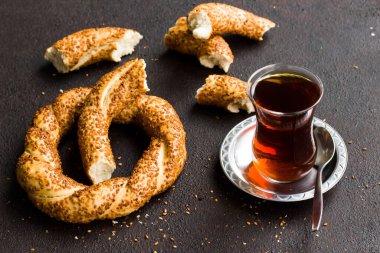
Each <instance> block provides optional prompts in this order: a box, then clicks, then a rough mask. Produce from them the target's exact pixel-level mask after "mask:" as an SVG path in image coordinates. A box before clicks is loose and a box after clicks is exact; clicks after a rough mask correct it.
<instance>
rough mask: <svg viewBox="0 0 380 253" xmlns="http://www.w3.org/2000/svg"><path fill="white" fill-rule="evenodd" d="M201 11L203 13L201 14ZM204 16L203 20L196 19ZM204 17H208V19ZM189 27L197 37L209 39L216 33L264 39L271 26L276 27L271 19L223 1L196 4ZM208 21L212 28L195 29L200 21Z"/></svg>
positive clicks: (190, 17) (191, 13)
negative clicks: (199, 32) (205, 30)
mask: <svg viewBox="0 0 380 253" xmlns="http://www.w3.org/2000/svg"><path fill="white" fill-rule="evenodd" d="M200 13H201V14H200ZM199 18H203V21H200V20H196V19H199ZM204 18H206V19H207V18H208V19H207V20H206V21H205V20H204ZM188 21H189V29H190V30H191V31H193V35H194V36H195V37H196V38H200V39H207V38H209V37H210V36H211V35H216V34H219V35H220V34H238V35H241V36H245V37H247V38H250V39H255V40H262V39H263V35H264V33H265V32H266V31H268V30H269V29H270V28H273V27H275V23H273V22H272V21H271V20H269V19H266V18H262V17H259V16H256V15H254V14H253V13H251V12H248V11H245V10H242V9H239V8H236V7H234V6H231V5H227V4H222V3H205V4H200V5H198V6H196V7H195V8H194V9H193V10H192V11H191V12H190V13H189V15H188ZM202 22H203V24H205V23H208V24H209V25H211V27H210V28H211V30H209V31H207V32H206V33H205V34H198V33H197V32H196V31H195V29H196V28H199V25H200V23H202Z"/></svg>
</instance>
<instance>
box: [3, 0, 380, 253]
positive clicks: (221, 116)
mask: <svg viewBox="0 0 380 253" xmlns="http://www.w3.org/2000/svg"><path fill="white" fill-rule="evenodd" d="M226 2H231V3H233V4H234V5H235V6H238V7H242V8H244V9H248V10H252V11H254V12H255V13H257V14H259V15H262V16H265V17H268V18H271V19H272V20H273V21H275V22H276V23H277V24H278V27H277V28H275V29H273V30H271V31H270V32H269V33H268V34H267V35H266V36H265V39H264V41H262V42H260V43H258V42H254V41H250V40H247V39H244V38H240V37H235V36H228V37H226V39H227V41H228V42H229V43H230V46H231V48H232V50H233V53H234V55H235V62H234V63H233V65H232V66H231V69H230V71H229V74H230V75H232V76H235V77H239V78H242V79H244V80H245V79H247V78H248V77H249V75H250V74H251V73H252V72H253V71H255V70H256V69H258V68H260V67H263V66H265V65H267V64H270V63H277V62H282V63H288V64H295V65H300V66H304V67H307V68H310V69H311V70H312V71H314V72H315V73H316V74H317V75H319V76H320V78H321V79H322V80H323V82H324V84H325V96H324V97H323V100H322V102H321V104H320V105H319V106H318V109H317V112H316V116H318V117H320V118H322V119H323V118H325V119H326V120H327V122H328V123H329V124H331V125H332V126H333V127H334V128H336V129H337V130H338V131H339V132H340V133H341V135H342V136H343V138H344V139H345V140H346V141H349V140H352V141H353V143H352V144H351V145H348V152H349V163H348V168H347V171H346V175H345V178H343V179H342V181H341V182H340V183H339V184H338V185H337V186H336V187H335V188H334V189H333V190H332V191H330V192H329V193H328V194H326V195H325V197H326V198H325V201H326V202H325V204H326V205H325V209H324V217H323V223H325V222H327V223H328V225H327V226H323V227H322V229H321V231H320V232H319V233H314V234H313V233H311V231H310V228H311V222H310V214H311V204H312V203H311V201H304V202H302V203H289V204H286V203H270V202H263V201H260V200H259V199H256V198H254V197H251V196H249V195H247V194H245V193H243V192H241V191H240V190H238V189H237V188H235V187H234V186H233V185H232V184H231V183H230V182H229V181H228V180H227V179H226V178H225V176H224V175H223V172H222V170H221V167H220V164H219V160H218V154H219V147H220V145H221V142H222V140H223V138H224V136H225V135H226V134H227V132H228V131H229V130H230V129H231V128H232V127H233V126H234V125H236V124H237V123H238V122H240V121H241V120H243V119H245V118H247V117H248V115H247V114H246V113H240V114H230V113H227V112H225V111H222V110H218V109H214V108H210V107H203V106H197V105H195V103H194V94H195V92H196V90H197V89H198V88H199V87H200V86H201V85H202V84H203V82H204V79H205V78H206V77H207V75H209V74H212V73H221V71H220V70H217V69H212V70H211V69H206V68H204V67H202V66H200V65H199V63H198V61H197V59H196V58H194V57H190V56H182V55H179V54H177V53H175V52H171V51H168V50H167V48H166V47H165V45H164V44H163V36H164V34H165V32H166V30H167V29H168V28H169V27H170V26H172V25H173V24H174V22H175V20H176V19H177V18H178V17H179V16H183V15H186V14H187V13H188V11H189V10H191V9H192V7H193V6H194V5H196V4H198V3H200V1H182V3H179V1H99V0H97V1H75V0H67V1H49V0H44V1H32V0H27V1H26V0H24V1H21V0H2V1H1V3H0V24H1V28H0V55H1V58H0V61H1V62H0V78H1V88H0V89H1V92H0V115H1V118H0V126H1V131H0V169H1V173H0V212H1V215H0V225H1V229H0V238H1V241H0V252H29V251H31V250H33V249H34V250H35V251H36V252H81V251H82V252H83V251H90V252H107V251H113V252H152V251H154V250H157V251H159V252H168V251H172V250H173V251H177V252H380V238H379V236H380V173H379V165H380V163H379V143H380V137H379V130H380V119H379V116H380V115H379V114H380V113H379V110H380V105H379V98H378V97H379V96H380V84H379V82H380V74H379V66H380V57H379V54H380V42H379V38H380V3H379V1H377V0H370V1H368V0H367V1H364V0H361V1H353V0H352V1H339V0H335V1H313V2H314V3H311V2H312V1H308V2H307V1H300V0H297V1H291V0H287V1H273V0H271V1H263V0H261V1H248V0H247V1H242V0H240V1H226ZM100 26H121V27H127V28H134V29H136V30H138V31H139V32H140V33H142V34H143V35H144V39H143V40H142V41H141V42H140V44H139V45H138V46H137V48H136V52H135V53H134V54H133V55H132V56H126V57H124V58H123V60H122V62H126V61H128V60H129V59H131V58H132V57H142V58H144V59H145V61H146V62H147V74H148V83H149V86H150V88H151V92H150V94H152V95H157V96H161V97H163V98H165V99H167V100H169V102H170V103H171V104H172V105H173V106H174V107H175V109H176V110H177V112H178V114H179V116H180V118H181V120H182V122H183V124H184V126H185V128H186V131H187V137H188V141H187V148H188V154H189V157H188V162H187V164H186V166H185V168H184V171H183V173H182V174H181V176H180V177H179V179H178V181H177V182H176V184H175V189H171V190H169V191H167V192H166V193H164V194H162V195H160V196H158V197H155V198H154V199H152V200H151V201H150V203H148V204H147V205H146V206H145V207H143V208H142V209H141V210H139V211H138V212H136V213H133V214H132V215H130V216H128V217H124V218H120V219H117V221H118V224H113V223H112V222H111V221H110V220H106V221H96V222H92V223H90V224H87V225H72V224H66V223H63V222H59V221H56V220H53V219H51V218H49V217H48V216H46V215H45V214H43V213H41V212H40V211H38V210H37V209H36V208H34V207H33V205H32V204H31V203H30V202H29V200H28V199H27V197H26V194H25V193H24V192H23V191H22V190H21V189H20V187H19V185H18V184H17V182H16V178H15V165H16V161H17V158H18V156H19V155H20V154H21V152H22V151H23V139H24V136H25V132H26V130H27V128H28V127H29V126H30V123H31V120H32V117H33V114H34V113H35V111H36V110H37V109H38V108H39V107H41V106H42V105H46V104H48V103H51V102H52V101H53V100H54V98H55V97H56V96H57V95H58V94H59V89H63V90H67V89H69V88H72V87H78V86H91V85H93V84H95V82H96V81H97V80H98V78H100V77H101V76H102V75H103V74H105V73H106V72H108V71H110V70H112V69H114V68H116V67H117V66H119V65H120V64H117V63H109V62H103V63H100V64H96V65H93V66H90V67H87V68H84V69H81V70H80V71H76V72H73V73H70V74H65V75H60V74H57V75H55V74H56V71H55V69H54V68H53V67H52V65H50V64H49V63H47V62H45V61H44V59H43V53H44V50H45V49H46V48H47V47H48V46H50V45H51V44H52V43H53V42H55V41H56V40H57V39H59V38H61V37H63V36H64V35H67V34H70V33H72V32H75V31H78V30H81V29H84V28H89V27H100ZM371 27H372V29H371ZM371 33H374V34H375V36H372V35H371ZM354 65H357V66H358V69H356V68H354ZM43 91H44V92H45V95H42V92H43ZM110 135H111V138H112V146H113V148H114V152H115V154H116V155H118V154H120V155H122V157H123V158H122V162H123V166H122V168H120V169H118V170H117V172H116V176H122V175H124V176H125V175H128V174H129V173H130V172H131V170H132V168H133V164H134V163H135V162H136V161H137V159H138V157H139V156H140V155H141V153H142V152H143V150H144V149H145V148H146V146H147V145H148V142H149V138H148V137H147V136H146V135H145V134H144V133H143V132H142V131H141V130H140V129H139V128H137V127H133V126H112V127H111V133H110ZM362 148H367V149H368V150H367V151H363V150H362ZM60 152H61V156H62V159H63V165H64V168H65V169H64V172H65V173H66V174H67V175H69V176H71V177H73V178H74V179H76V180H78V181H80V182H84V183H86V182H87V181H86V179H85V177H84V173H83V171H82V167H81V166H82V165H81V162H80V157H79V154H78V148H77V142H76V137H75V130H73V131H72V132H71V134H69V136H68V137H67V138H65V139H64V141H63V143H62V144H61V148H60ZM125 165H126V166H125ZM352 177H354V179H353V178H352ZM194 194H196V195H197V196H198V198H196V197H194ZM187 207H189V208H190V215H188V214H186V213H185V211H186V208H187ZM164 208H166V209H168V210H169V214H168V215H167V216H165V217H164V216H162V215H161V213H162V210H163V209H164ZM172 210H174V211H176V215H174V214H171V213H170V211H172ZM137 215H140V216H139V217H140V218H137V217H136V216H137ZM160 216H162V217H163V218H164V219H163V221H161V220H160V219H159V217H160ZM282 219H284V220H285V221H286V225H285V228H282V227H280V225H279V224H280V222H281V220H282ZM139 221H140V222H141V223H140V222H139ZM246 221H250V222H251V225H247V224H246ZM130 222H131V223H133V224H132V225H131V226H130V227H126V225H127V224H129V223H130ZM254 222H256V223H257V225H255V224H254ZM283 224H284V223H283ZM88 230H91V232H90V233H89V232H88ZM113 231H114V232H113ZM113 234H114V235H113ZM145 235H148V236H149V239H145V238H144V237H145ZM165 236H166V238H165ZM169 237H173V238H174V242H172V241H171V240H169V239H168V238H169ZM276 237H278V238H276ZM75 238H78V239H75ZM135 239H136V240H135ZM156 241H157V242H158V245H157V246H154V242H156ZM173 245H177V247H178V248H177V249H173V248H172V246H173Z"/></svg>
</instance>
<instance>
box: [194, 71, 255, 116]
mask: <svg viewBox="0 0 380 253" xmlns="http://www.w3.org/2000/svg"><path fill="white" fill-rule="evenodd" d="M246 86H247V83H246V82H244V81H242V80H240V79H238V78H235V77H232V76H228V75H209V76H208V77H207V79H206V83H205V84H204V85H203V86H202V87H201V88H199V89H198V91H197V94H196V96H195V100H196V102H197V103H199V104H203V105H214V106H217V107H221V108H224V109H226V110H228V111H230V112H235V113H236V112H239V109H243V110H246V111H247V112H248V113H251V112H253V111H254V107H253V104H252V102H251V101H250V99H249V98H248V96H247V93H246Z"/></svg>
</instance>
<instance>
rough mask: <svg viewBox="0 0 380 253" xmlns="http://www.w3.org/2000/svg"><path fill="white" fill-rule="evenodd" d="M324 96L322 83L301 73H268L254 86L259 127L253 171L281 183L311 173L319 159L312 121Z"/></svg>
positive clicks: (254, 149) (254, 148)
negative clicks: (317, 105) (316, 159)
mask: <svg viewBox="0 0 380 253" xmlns="http://www.w3.org/2000/svg"><path fill="white" fill-rule="evenodd" d="M321 95H322V90H321V87H320V85H319V84H317V83H315V82H313V81H312V80H310V79H308V78H307V77H304V76H302V75H298V74H292V73H277V74H272V75H270V74H269V75H266V76H264V77H262V78H260V79H259V80H258V81H257V82H256V83H255V87H254V92H253V96H252V97H251V98H252V101H253V103H254V105H255V108H256V113H257V126H256V132H255V136H254V139H253V153H254V157H255V159H254V161H253V163H252V167H251V168H250V169H256V170H258V171H259V172H260V173H261V174H262V175H264V176H266V177H267V178H269V179H273V180H275V181H279V182H291V181H295V180H298V179H301V178H302V177H304V176H305V175H306V174H307V173H308V172H309V171H310V169H311V168H312V166H313V165H314V162H315V158H316V146H315V143H314V139H313V134H312V130H313V127H312V124H313V120H312V118H313V113H314V106H315V105H316V103H317V102H318V101H319V99H320V98H321ZM248 178H249V171H248Z"/></svg>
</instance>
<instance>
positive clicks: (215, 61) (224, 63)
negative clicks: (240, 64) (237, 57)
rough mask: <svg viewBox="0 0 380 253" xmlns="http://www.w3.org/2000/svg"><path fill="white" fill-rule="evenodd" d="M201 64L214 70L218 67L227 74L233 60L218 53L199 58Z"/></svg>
mask: <svg viewBox="0 0 380 253" xmlns="http://www.w3.org/2000/svg"><path fill="white" fill-rule="evenodd" d="M199 62H200V63H201V64H202V65H203V66H205V67H207V68H213V67H214V66H215V65H217V66H219V68H221V69H223V70H224V72H226V73H227V72H228V69H229V68H230V65H231V63H232V59H231V58H230V57H228V56H225V55H222V54H218V53H216V54H213V55H204V56H201V57H199Z"/></svg>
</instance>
